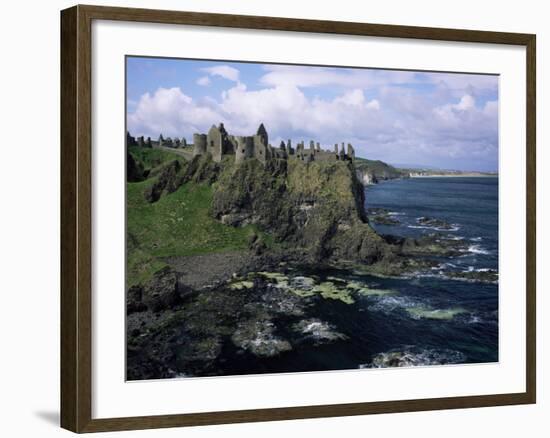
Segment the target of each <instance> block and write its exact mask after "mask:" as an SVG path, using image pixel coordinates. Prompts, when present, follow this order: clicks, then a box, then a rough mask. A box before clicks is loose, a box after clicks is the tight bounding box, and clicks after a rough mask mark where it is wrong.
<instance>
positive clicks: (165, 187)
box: [145, 160, 183, 202]
mask: <svg viewBox="0 0 550 438" xmlns="http://www.w3.org/2000/svg"><path fill="white" fill-rule="evenodd" d="M181 169H182V166H181V163H180V162H179V161H178V160H173V161H171V162H170V163H168V164H167V165H166V166H164V167H163V169H162V171H161V172H160V174H159V175H158V177H157V180H156V181H155V182H154V183H153V184H152V185H151V186H150V187H148V188H147V189H146V190H145V199H146V200H147V201H149V202H156V201H158V200H159V199H160V197H161V195H162V193H163V192H166V193H173V192H175V191H176V190H177V189H178V188H179V187H180V186H181V185H182V184H183V177H182V175H180V171H181Z"/></svg>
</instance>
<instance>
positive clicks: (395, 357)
mask: <svg viewBox="0 0 550 438" xmlns="http://www.w3.org/2000/svg"><path fill="white" fill-rule="evenodd" d="M465 360H466V356H465V355H464V354H463V353H461V352H460V351H455V350H447V349H437V350H436V349H414V348H405V349H403V350H402V351H399V350H391V351H387V352H383V353H379V354H377V355H376V356H374V357H373V359H372V361H371V362H370V363H367V364H360V365H359V368H361V369H365V368H390V367H399V368H402V367H414V366H427V365H448V364H456V363H463V362H464V361H465Z"/></svg>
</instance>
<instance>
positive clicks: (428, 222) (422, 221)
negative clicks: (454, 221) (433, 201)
mask: <svg viewBox="0 0 550 438" xmlns="http://www.w3.org/2000/svg"><path fill="white" fill-rule="evenodd" d="M416 223H417V224H418V225H422V226H424V227H431V228H437V229H441V230H450V229H452V228H453V226H452V225H451V224H449V223H448V222H445V221H444V220H442V219H436V218H433V217H425V216H423V217H419V218H418V219H417V220H416Z"/></svg>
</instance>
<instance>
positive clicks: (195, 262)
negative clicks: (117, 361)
mask: <svg viewBox="0 0 550 438" xmlns="http://www.w3.org/2000/svg"><path fill="white" fill-rule="evenodd" d="M129 162H130V161H129ZM131 164H132V175H131V178H132V181H140V180H143V179H145V178H152V183H151V184H150V185H149V186H148V187H147V188H146V189H145V191H144V193H143V196H144V197H145V199H146V200H147V202H149V203H156V202H161V200H162V199H163V198H164V197H166V196H169V195H170V194H172V193H174V192H176V191H177V190H178V189H179V188H180V187H181V186H183V185H184V184H188V183H189V184H198V185H200V184H207V185H209V186H211V187H212V188H213V199H212V205H211V209H210V215H211V216H212V217H214V218H215V219H216V220H217V221H218V222H219V223H222V224H224V225H227V226H228V227H235V228H241V227H245V226H253V227H256V228H257V230H258V231H257V232H255V233H252V234H251V235H250V236H249V238H248V247H247V248H246V249H242V250H232V251H223V252H209V253H202V254H196V255H185V256H165V257H162V258H159V260H160V261H162V263H163V264H164V267H163V268H162V269H159V270H157V271H156V272H155V273H154V275H153V276H152V278H150V279H148V280H147V281H141V282H138V283H136V284H133V285H132V286H131V287H129V288H128V291H127V297H126V303H127V378H128V379H129V380H142V379H159V378H172V377H185V376H210V375H221V374H225V373H231V372H235V370H234V369H231V364H230V363H229V362H228V357H231V358H233V360H237V361H240V360H243V361H249V362H251V363H254V362H255V361H258V360H266V359H267V358H275V357H278V356H280V355H285V354H288V353H290V352H292V351H296V349H299V348H301V347H303V346H309V347H312V348H317V347H320V346H323V345H327V344H331V343H346V342H348V340H349V339H350V338H352V337H353V333H350V332H346V331H345V330H342V329H341V328H339V327H337V326H336V325H335V324H334V323H333V322H332V321H331V319H330V312H333V311H336V310H337V309H338V306H349V305H350V304H353V303H354V302H355V301H356V300H357V299H360V297H361V296H372V295H383V294H386V293H391V291H390V292H388V291H387V290H382V289H377V288H372V287H369V286H368V285H365V284H363V283H357V282H354V281H347V280H345V279H342V278H341V277H339V276H334V277H333V278H326V279H322V278H320V277H318V276H316V275H314V274H312V275H305V274H302V273H303V272H310V271H314V270H316V269H320V268H326V269H335V270H340V271H341V272H344V273H345V272H361V273H363V274H367V275H371V276H380V277H397V278H400V277H401V278H402V277H414V276H415V275H416V274H417V273H425V272H428V273H429V272H434V271H437V270H438V269H439V266H440V264H441V258H443V257H452V256H458V255H460V254H461V253H463V252H464V251H466V250H467V243H466V242H463V241H461V240H457V239H454V238H452V236H449V235H448V234H447V232H448V231H450V230H452V227H453V226H452V224H448V223H446V222H444V221H442V220H439V219H437V218H429V217H421V218H418V220H417V223H418V226H419V227H426V228H431V229H434V232H433V233H430V234H428V235H424V236H422V237H420V238H401V237H396V236H391V235H379V234H377V233H376V232H375V231H374V229H373V228H372V227H371V226H370V223H375V224H383V225H395V224H398V223H399V219H398V218H397V217H395V215H393V214H392V213H391V212H390V211H388V210H385V209H369V210H365V209H364V204H365V199H364V196H365V194H364V190H363V186H362V184H361V182H360V181H359V179H358V177H357V174H356V172H355V169H354V165H353V163H352V162H334V163H332V162H331V163H322V162H312V163H309V164H307V165H305V164H303V163H300V162H287V161H283V160H279V161H278V160H273V161H271V162H269V163H267V164H265V165H262V164H261V163H259V162H258V161H256V160H250V161H244V162H243V163H241V164H240V165H234V164H233V163H231V164H228V163H226V162H224V161H222V162H220V163H214V162H213V161H212V160H211V159H210V158H209V157H208V156H206V157H200V156H199V157H195V158H193V159H192V160H191V161H189V162H187V163H184V162H181V161H179V160H174V161H172V162H170V163H168V164H165V165H163V166H160V167H157V168H155V169H152V170H150V171H149V170H145V168H144V166H143V165H142V164H141V163H139V162H136V161H135V160H134V162H132V163H131ZM268 237H269V238H268ZM269 239H272V240H269ZM445 275H446V276H447V278H449V279H452V280H457V281H470V282H487V283H490V282H495V281H498V273H497V272H495V271H491V270H486V271H467V272H462V271H460V272H459V271H456V272H446V273H445ZM324 301H330V304H331V310H330V311H328V310H327V309H326V308H324V307H323V306H320V304H321V303H323V302H324ZM320 309H321V310H320ZM322 309H324V310H322ZM335 309H336V310H335ZM422 312H423V313H422V315H423V316H422V317H425V318H440V314H438V313H436V312H434V311H430V310H424V311H422ZM445 315H447V314H445ZM445 317H446V316H445ZM398 362H399V361H398Z"/></svg>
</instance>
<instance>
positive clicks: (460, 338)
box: [365, 177, 498, 363]
mask: <svg viewBox="0 0 550 438" xmlns="http://www.w3.org/2000/svg"><path fill="white" fill-rule="evenodd" d="M365 197H366V207H367V208H384V209H387V210H389V211H390V215H391V216H392V217H395V218H397V219H398V221H399V224H398V225H391V226H390V225H375V224H374V225H373V227H374V228H375V229H376V230H377V231H378V232H379V233H381V234H393V235H399V236H404V237H420V236H421V235H423V234H429V233H434V232H436V233H440V234H442V235H445V236H446V237H447V238H451V239H456V240H460V241H462V242H464V246H465V249H464V250H463V253H461V254H460V255H458V256H453V257H448V258H446V259H443V260H441V264H440V266H439V267H438V268H437V269H434V270H433V272H423V273H418V275H417V276H416V278H412V279H410V280H383V281H381V282H382V283H383V284H384V286H385V287H391V288H394V289H398V290H399V297H397V296H395V297H388V299H389V300H390V301H391V298H395V299H397V300H398V301H401V302H398V303H395V304H396V305H395V307H394V310H395V312H391V311H389V312H387V311H388V309H389V308H391V302H390V303H378V304H374V305H373V306H370V310H371V315H372V314H373V313H372V311H373V310H374V312H376V311H377V310H378V309H379V310H380V311H381V312H382V313H384V312H386V317H389V318H390V319H391V320H392V323H390V324H389V325H391V329H389V332H388V331H387V332H384V333H382V332H380V333H379V332H378V330H376V331H375V332H376V335H377V338H378V337H379V344H380V346H379V347H378V349H379V350H380V351H382V350H385V351H400V350H407V348H408V349H409V350H414V352H415V354H422V353H424V354H425V353H427V352H428V353H429V354H437V352H439V353H440V354H448V355H450V356H453V355H454V356H455V359H457V358H460V360H453V358H452V357H451V358H450V362H461V363H467V362H470V363H473V362H492V361H498V284H496V283H495V282H493V283H482V282H469V281H464V280H462V281H461V280H449V279H447V278H446V277H445V273H446V271H447V270H450V271H474V270H475V271H482V270H487V269H491V270H496V271H498V177H485V178H484V177H481V178H480V177H441V178H437V177H434V178H411V179H403V180H393V181H387V182H383V183H380V184H378V185H375V186H370V187H369V188H367V189H366V193H365ZM419 217H433V218H437V219H442V220H444V221H445V222H447V223H448V224H451V225H452V228H450V229H449V230H438V229H434V228H431V227H424V226H422V225H419V224H418V218H419ZM379 304H380V305H379ZM406 306H421V307H422V306H424V307H425V308H430V309H440V310H442V311H444V310H445V309H459V310H460V313H456V314H454V312H452V311H451V312H450V314H449V315H447V316H450V315H451V314H452V315H453V316H452V317H451V318H448V319H439V320H438V319H429V318H419V319H414V318H408V317H410V316H411V315H410V313H409V314H407V313H405V314H404V313H403V312H400V310H401V309H400V307H405V308H406ZM413 314H414V313H413ZM419 314H420V315H422V312H420V313H419ZM417 315H418V314H417ZM424 315H426V314H424ZM434 315H435V314H434ZM442 315H445V314H444V313H442V314H441V316H442ZM373 317H375V316H374V315H373ZM384 326H386V327H387V326H388V324H384ZM388 333H390V335H388ZM373 334H374V333H372V332H371V335H373ZM434 352H435V353H434ZM426 360H427V362H430V359H429V358H427V359H426Z"/></svg>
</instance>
